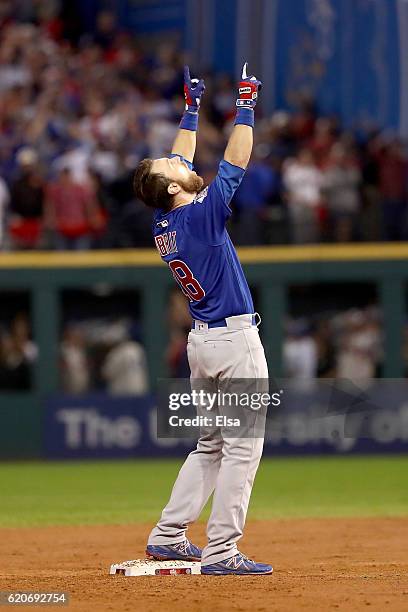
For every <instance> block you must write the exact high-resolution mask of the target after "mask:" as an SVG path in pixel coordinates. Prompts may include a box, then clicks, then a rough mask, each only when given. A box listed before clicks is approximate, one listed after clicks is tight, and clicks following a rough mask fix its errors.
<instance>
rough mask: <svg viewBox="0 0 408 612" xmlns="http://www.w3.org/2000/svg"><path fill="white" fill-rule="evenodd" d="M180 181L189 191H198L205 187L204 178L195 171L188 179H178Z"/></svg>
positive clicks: (183, 187) (185, 189)
mask: <svg viewBox="0 0 408 612" xmlns="http://www.w3.org/2000/svg"><path fill="white" fill-rule="evenodd" d="M178 183H179V185H180V186H181V187H182V189H184V191H186V192H187V193H198V192H199V191H201V189H202V188H203V185H204V179H203V178H202V177H201V176H198V174H196V173H195V172H191V174H190V176H189V177H188V179H186V180H185V181H178Z"/></svg>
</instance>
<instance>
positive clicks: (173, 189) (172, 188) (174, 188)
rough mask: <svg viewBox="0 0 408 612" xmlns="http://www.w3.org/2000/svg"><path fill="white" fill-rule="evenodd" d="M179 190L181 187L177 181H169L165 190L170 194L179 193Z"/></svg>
mask: <svg viewBox="0 0 408 612" xmlns="http://www.w3.org/2000/svg"><path fill="white" fill-rule="evenodd" d="M180 190H181V187H180V185H179V184H178V183H170V185H169V186H168V187H167V191H168V192H169V193H170V194H171V195H176V193H179V191H180Z"/></svg>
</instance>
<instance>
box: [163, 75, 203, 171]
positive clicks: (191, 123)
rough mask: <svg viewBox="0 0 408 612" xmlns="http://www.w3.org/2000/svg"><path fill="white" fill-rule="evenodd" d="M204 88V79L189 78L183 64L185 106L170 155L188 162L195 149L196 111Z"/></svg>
mask: <svg viewBox="0 0 408 612" xmlns="http://www.w3.org/2000/svg"><path fill="white" fill-rule="evenodd" d="M204 89H205V85H204V81H203V80H202V79H201V80H200V81H199V80H198V79H191V78H190V70H189V68H188V66H184V97H185V99H186V107H185V111H184V114H183V117H182V119H181V122H180V129H179V131H178V133H177V136H176V139H175V141H174V144H173V148H172V150H171V153H172V155H180V156H181V157H183V158H184V159H186V160H187V161H189V162H192V161H193V159H194V154H195V150H196V141H197V138H196V134H197V127H198V111H199V110H200V102H201V96H202V95H203V92H204Z"/></svg>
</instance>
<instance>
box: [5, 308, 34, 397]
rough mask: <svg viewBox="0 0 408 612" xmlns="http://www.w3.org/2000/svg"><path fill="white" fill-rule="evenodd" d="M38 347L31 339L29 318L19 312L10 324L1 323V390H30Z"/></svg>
mask: <svg viewBox="0 0 408 612" xmlns="http://www.w3.org/2000/svg"><path fill="white" fill-rule="evenodd" d="M36 358H37V347H36V345H35V344H34V343H33V341H32V340H31V330H30V324H29V319H28V317H27V315H26V313H25V312H18V313H17V314H16V315H15V317H14V318H13V319H12V320H11V321H10V323H9V324H6V323H5V322H1V323H0V390H7V391H28V390H30V389H31V387H32V383H33V380H32V375H33V372H32V365H33V364H34V362H35V360H36Z"/></svg>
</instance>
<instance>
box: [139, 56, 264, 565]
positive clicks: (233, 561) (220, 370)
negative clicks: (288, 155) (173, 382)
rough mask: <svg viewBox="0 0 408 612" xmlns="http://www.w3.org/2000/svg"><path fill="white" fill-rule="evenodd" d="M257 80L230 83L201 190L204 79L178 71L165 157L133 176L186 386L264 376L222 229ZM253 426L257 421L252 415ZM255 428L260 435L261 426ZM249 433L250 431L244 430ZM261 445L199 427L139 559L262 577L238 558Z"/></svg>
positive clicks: (248, 139)
mask: <svg viewBox="0 0 408 612" xmlns="http://www.w3.org/2000/svg"><path fill="white" fill-rule="evenodd" d="M260 88H261V82H260V81H259V80H257V79H256V78H255V77H254V76H251V77H248V76H247V64H245V65H244V67H243V71H242V78H241V81H240V83H239V87H238V99H237V102H236V106H237V112H236V118H235V124H234V128H233V130H232V133H231V136H230V138H229V141H228V145H227V147H226V149H225V153H224V159H223V160H222V161H221V163H220V165H219V169H218V174H217V176H216V178H215V179H214V181H213V182H212V183H211V184H210V185H209V186H208V187H206V188H205V189H204V190H202V188H203V179H202V178H201V177H200V176H198V175H197V174H196V172H194V170H193V166H192V162H193V158H194V153H195V148H196V131H197V126H198V112H199V108H200V100H201V96H202V94H203V92H204V89H205V86H204V82H203V81H202V80H200V81H198V80H196V79H195V80H191V78H190V72H189V69H188V67H185V69H184V95H185V99H186V107H185V112H184V114H183V117H182V119H181V123H180V130H179V132H178V134H177V137H176V139H175V141H174V145H173V149H172V152H171V155H170V157H169V158H167V157H164V158H161V159H154V160H152V159H144V160H142V161H141V162H140V163H139V165H138V167H137V169H136V172H135V176H134V189H135V193H136V195H137V196H138V197H139V198H140V199H141V200H143V201H144V202H145V204H146V205H147V206H150V207H153V208H154V209H155V215H154V222H153V233H154V240H155V243H156V246H157V249H158V251H159V253H160V256H161V257H162V259H163V261H165V262H166V263H167V264H168V266H169V268H170V270H171V272H172V274H173V276H174V278H175V280H176V281H177V282H178V284H179V285H180V287H181V289H182V291H183V292H184V294H185V295H186V296H187V298H188V299H189V303H190V313H191V316H192V319H193V324H192V330H191V332H190V334H189V337H188V345H187V353H188V360H189V364H190V369H191V380H192V384H193V381H194V380H197V379H201V380H208V381H211V383H212V384H214V382H215V383H217V381H220V380H230V379H263V380H266V379H267V378H268V367H267V363H266V359H265V353H264V350H263V347H262V344H261V341H260V338H259V333H258V328H257V325H256V320H255V314H254V306H253V302H252V297H251V293H250V290H249V287H248V284H247V281H246V279H245V276H244V273H243V270H242V267H241V264H240V262H239V260H238V256H237V253H236V251H235V248H234V246H233V244H232V242H231V239H230V237H229V235H228V232H227V230H226V228H225V225H226V222H227V220H228V219H229V217H230V215H231V208H230V202H231V199H232V196H233V195H234V192H235V191H236V189H237V188H238V186H239V184H240V182H241V180H242V177H243V175H244V173H245V168H246V167H247V164H248V162H249V159H250V156H251V151H252V145H253V127H254V107H255V105H256V102H257V97H258V91H259V90H260ZM251 418H252V425H251V427H252V426H253V427H254V428H256V427H257V425H259V423H257V419H258V418H259V419H260V418H261V415H259V414H257V413H256V412H254V413H253V417H251ZM262 432H263V430H262ZM247 433H248V431H247ZM262 448H263V435H261V436H259V435H251V432H249V433H248V435H245V437H242V436H240V437H237V436H235V437H233V436H231V432H230V430H228V428H225V429H224V428H223V427H222V426H221V427H208V428H201V429H200V438H199V440H198V443H197V448H196V449H195V450H194V451H193V452H191V453H190V454H189V456H188V457H187V459H186V461H185V463H184V465H183V466H182V468H181V470H180V472H179V475H178V477H177V480H176V482H175V484H174V487H173V491H172V494H171V497H170V500H169V502H168V504H167V506H166V507H165V509H164V510H163V513H162V515H161V518H160V520H159V522H158V523H157V525H156V527H155V528H154V529H153V530H152V532H151V533H150V536H149V539H148V545H147V550H146V552H147V555H148V556H150V557H153V558H155V559H159V560H172V559H184V560H190V561H201V572H202V573H203V574H208V575H222V574H243V575H245V574H256V575H262V574H270V573H271V572H272V567H271V566H270V565H267V564H263V563H256V562H255V561H252V560H251V559H248V558H247V557H246V556H245V555H243V554H242V553H241V552H239V550H238V548H237V541H238V540H239V539H240V538H241V537H242V533H243V528H244V524H245V518H246V514H247V509H248V504H249V499H250V495H251V490H252V486H253V482H254V478H255V474H256V471H257V468H258V465H259V461H260V458H261V454H262ZM212 493H214V497H213V503H212V511H211V516H210V518H209V521H208V526H207V536H208V544H207V546H206V547H205V548H204V549H203V550H200V549H199V548H198V547H197V546H195V545H194V544H192V543H191V542H190V541H189V540H188V539H187V538H186V530H187V527H188V525H189V524H190V523H192V522H193V521H195V520H197V519H198V517H199V515H200V513H201V511H202V509H203V507H204V505H205V504H206V502H207V500H208V498H209V497H210V495H211V494H212Z"/></svg>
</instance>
